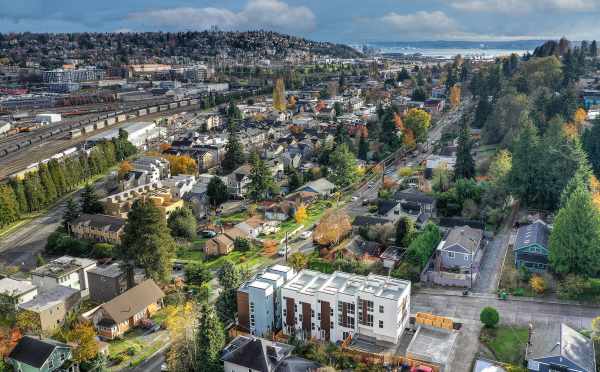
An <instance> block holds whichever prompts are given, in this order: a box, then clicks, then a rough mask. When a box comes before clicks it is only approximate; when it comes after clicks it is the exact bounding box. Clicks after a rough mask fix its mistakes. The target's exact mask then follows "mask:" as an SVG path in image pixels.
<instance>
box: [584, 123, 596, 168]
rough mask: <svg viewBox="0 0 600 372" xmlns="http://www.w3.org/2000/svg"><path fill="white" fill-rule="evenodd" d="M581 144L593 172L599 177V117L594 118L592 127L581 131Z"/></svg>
mask: <svg viewBox="0 0 600 372" xmlns="http://www.w3.org/2000/svg"><path fill="white" fill-rule="evenodd" d="M582 144H583V149H584V150H585V152H586V153H587V156H588V159H589V161H590V164H591V165H592V169H593V170H594V174H595V175H596V177H600V119H596V120H594V123H593V124H592V127H591V128H588V129H586V130H585V131H584V132H583V136H582Z"/></svg>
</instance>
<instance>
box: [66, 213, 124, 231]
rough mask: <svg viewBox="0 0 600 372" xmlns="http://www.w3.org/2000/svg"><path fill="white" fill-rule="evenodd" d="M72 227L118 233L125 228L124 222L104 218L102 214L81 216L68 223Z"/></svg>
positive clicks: (115, 218)
mask: <svg viewBox="0 0 600 372" xmlns="http://www.w3.org/2000/svg"><path fill="white" fill-rule="evenodd" d="M70 224H71V225H72V226H75V225H84V226H90V227H93V228H94V229H96V230H104V231H119V230H121V229H122V228H123V226H125V220H124V219H122V218H118V217H113V216H106V215H103V214H85V213H84V214H82V215H81V216H79V217H77V219H75V221H73V222H71V223H70Z"/></svg>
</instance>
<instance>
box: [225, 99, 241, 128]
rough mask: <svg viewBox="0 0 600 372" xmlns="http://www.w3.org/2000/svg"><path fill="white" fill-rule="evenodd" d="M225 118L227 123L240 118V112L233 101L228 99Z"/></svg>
mask: <svg viewBox="0 0 600 372" xmlns="http://www.w3.org/2000/svg"><path fill="white" fill-rule="evenodd" d="M227 118H228V119H229V123H232V122H234V121H236V120H241V119H242V112H241V111H240V109H239V108H238V107H237V106H236V105H235V103H234V102H233V101H229V106H227Z"/></svg>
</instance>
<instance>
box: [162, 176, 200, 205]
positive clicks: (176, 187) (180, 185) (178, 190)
mask: <svg viewBox="0 0 600 372" xmlns="http://www.w3.org/2000/svg"><path fill="white" fill-rule="evenodd" d="M196 182H197V180H196V177H194V176H192V175H186V174H180V175H177V176H173V177H170V178H167V179H165V180H163V181H162V184H163V186H166V187H168V188H169V189H170V190H171V195H173V197H175V198H179V199H183V197H184V196H185V195H186V194H187V193H189V192H190V191H192V189H193V188H194V185H196Z"/></svg>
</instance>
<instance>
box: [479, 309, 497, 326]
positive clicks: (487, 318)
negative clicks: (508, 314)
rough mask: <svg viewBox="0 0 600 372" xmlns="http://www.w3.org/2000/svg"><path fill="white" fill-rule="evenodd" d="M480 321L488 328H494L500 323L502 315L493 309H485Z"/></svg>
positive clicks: (482, 311) (480, 315)
mask: <svg viewBox="0 0 600 372" xmlns="http://www.w3.org/2000/svg"><path fill="white" fill-rule="evenodd" d="M479 320H481V323H483V325H484V326H485V327H487V328H494V327H495V326H496V325H497V324H498V322H500V314H498V310H496V309H494V308H493V307H489V306H488V307H484V308H483V310H481V314H479Z"/></svg>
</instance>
